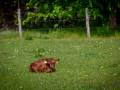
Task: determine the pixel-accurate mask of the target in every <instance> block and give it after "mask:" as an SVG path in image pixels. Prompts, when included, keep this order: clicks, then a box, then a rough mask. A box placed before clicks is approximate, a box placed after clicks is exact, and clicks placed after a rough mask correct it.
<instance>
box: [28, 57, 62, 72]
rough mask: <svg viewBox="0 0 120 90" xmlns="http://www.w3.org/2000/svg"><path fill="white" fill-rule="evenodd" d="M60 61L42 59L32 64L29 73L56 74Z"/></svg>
mask: <svg viewBox="0 0 120 90" xmlns="http://www.w3.org/2000/svg"><path fill="white" fill-rule="evenodd" d="M59 60H60V59H54V58H49V59H40V60H38V61H35V62H33V63H31V65H30V67H29V72H36V73H41V72H43V73H48V72H55V71H56V70H55V63H56V62H58V61H59Z"/></svg>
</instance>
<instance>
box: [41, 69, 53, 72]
mask: <svg viewBox="0 0 120 90" xmlns="http://www.w3.org/2000/svg"><path fill="white" fill-rule="evenodd" d="M42 72H43V73H49V72H52V70H51V69H50V68H45V69H43V70H42Z"/></svg>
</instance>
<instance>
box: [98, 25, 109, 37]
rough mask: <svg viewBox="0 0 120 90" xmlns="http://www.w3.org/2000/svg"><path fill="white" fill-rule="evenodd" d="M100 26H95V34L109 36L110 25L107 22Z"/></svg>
mask: <svg viewBox="0 0 120 90" xmlns="http://www.w3.org/2000/svg"><path fill="white" fill-rule="evenodd" d="M102 26H103V27H102V28H97V34H98V35H99V36H110V35H111V32H110V26H109V24H107V25H106V24H102Z"/></svg>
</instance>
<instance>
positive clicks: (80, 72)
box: [0, 32, 120, 90]
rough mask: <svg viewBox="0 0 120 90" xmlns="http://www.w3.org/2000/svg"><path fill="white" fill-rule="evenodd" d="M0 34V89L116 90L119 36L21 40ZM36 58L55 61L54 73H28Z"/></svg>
mask: <svg viewBox="0 0 120 90" xmlns="http://www.w3.org/2000/svg"><path fill="white" fill-rule="evenodd" d="M24 34H25V32H24V33H23V36H24ZM0 35H1V37H0V90H67V89H68V90H119V89H120V38H119V37H109V38H91V39H88V38H76V36H75V37H73V38H61V39H54V38H53V37H52V35H51V38H50V39H49V38H46V39H45V38H43V39H39V38H33V40H25V38H17V36H18V34H17V33H16V34H13V35H12V34H10V32H9V34H8V35H7V33H6V32H1V33H0ZM36 35H38V36H36V37H40V35H39V34H36ZM34 36H35V33H34ZM73 36H74V35H73ZM24 37H25V36H24ZM44 37H48V36H47V34H46V36H44ZM49 37H50V36H49ZM40 58H56V59H57V58H59V59H60V61H59V62H58V64H56V72H53V73H33V72H29V71H28V69H29V66H30V64H31V63H32V62H34V61H36V60H38V59H40Z"/></svg>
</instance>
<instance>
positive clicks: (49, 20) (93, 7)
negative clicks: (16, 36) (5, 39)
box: [0, 0, 120, 29]
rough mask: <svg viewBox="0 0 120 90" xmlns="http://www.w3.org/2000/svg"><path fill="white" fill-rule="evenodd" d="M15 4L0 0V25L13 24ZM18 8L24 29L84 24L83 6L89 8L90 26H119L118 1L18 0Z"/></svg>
mask: <svg viewBox="0 0 120 90" xmlns="http://www.w3.org/2000/svg"><path fill="white" fill-rule="evenodd" d="M17 7H18V0H5V1H4V0H2V1H0V8H1V13H0V14H1V15H0V18H1V19H0V27H1V28H2V27H4V28H6V29H9V28H11V29H12V28H14V29H15V28H16V27H17V25H18V23H17ZM20 8H21V15H22V25H23V28H28V29H30V28H32V29H33V28H34V29H35V28H39V29H40V28H42V29H43V28H79V27H85V20H83V19H85V8H89V17H90V19H92V21H91V22H90V24H91V27H101V26H102V27H103V26H104V25H106V26H107V25H109V26H110V27H112V28H114V29H116V28H117V27H119V26H120V21H119V19H120V17H119V15H120V14H119V13H120V1H119V0H84V1H83V0H70V1H69V0H20ZM81 19H82V20H81ZM93 19H97V20H98V21H94V20H93ZM101 19H102V20H101ZM103 24H104V25H103Z"/></svg>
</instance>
